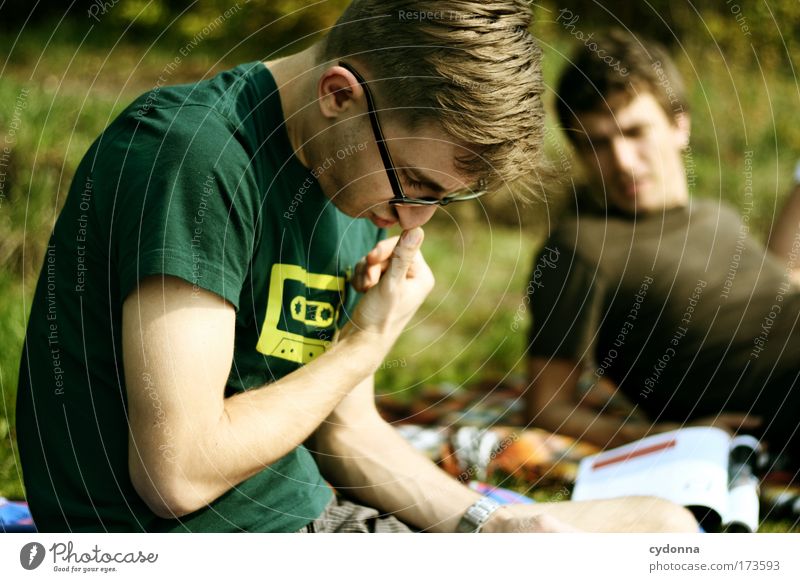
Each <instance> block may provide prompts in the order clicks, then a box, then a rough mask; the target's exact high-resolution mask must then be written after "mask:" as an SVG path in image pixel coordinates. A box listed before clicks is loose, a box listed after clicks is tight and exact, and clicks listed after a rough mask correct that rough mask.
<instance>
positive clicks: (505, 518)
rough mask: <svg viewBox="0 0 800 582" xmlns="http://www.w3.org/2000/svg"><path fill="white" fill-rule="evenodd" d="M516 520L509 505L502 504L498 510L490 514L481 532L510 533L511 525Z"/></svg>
mask: <svg viewBox="0 0 800 582" xmlns="http://www.w3.org/2000/svg"><path fill="white" fill-rule="evenodd" d="M513 520H514V514H513V513H512V512H511V510H510V509H509V508H508V507H507V506H505V505H504V506H501V507H500V508H499V509H497V511H495V512H494V513H492V515H490V516H489V519H487V520H486V523H484V524H483V527H482V528H481V533H508V532H510V531H511V528H510V527H509V526H510V524H511V522H512V521H513Z"/></svg>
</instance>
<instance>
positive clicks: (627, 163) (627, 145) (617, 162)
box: [611, 136, 637, 173]
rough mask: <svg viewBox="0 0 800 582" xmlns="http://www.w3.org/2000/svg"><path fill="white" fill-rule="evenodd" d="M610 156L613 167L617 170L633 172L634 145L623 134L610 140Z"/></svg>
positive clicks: (634, 164) (634, 163)
mask: <svg viewBox="0 0 800 582" xmlns="http://www.w3.org/2000/svg"><path fill="white" fill-rule="evenodd" d="M611 157H612V159H613V161H614V167H615V168H616V169H617V170H619V171H622V172H627V173H633V171H634V170H635V169H636V166H637V164H636V146H635V144H634V143H633V141H632V140H630V139H628V138H626V137H624V136H620V137H615V138H614V139H613V140H611Z"/></svg>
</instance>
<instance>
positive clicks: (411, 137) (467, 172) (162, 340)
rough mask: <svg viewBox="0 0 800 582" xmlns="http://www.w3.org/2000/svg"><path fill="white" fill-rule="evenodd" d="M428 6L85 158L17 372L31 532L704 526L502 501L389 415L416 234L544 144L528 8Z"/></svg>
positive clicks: (423, 269) (350, 28)
mask: <svg viewBox="0 0 800 582" xmlns="http://www.w3.org/2000/svg"><path fill="white" fill-rule="evenodd" d="M422 6H423V3H421V2H390V1H388V2H387V1H384V2H377V1H372V0H363V1H358V0H357V1H356V2H354V3H353V4H352V5H351V7H350V8H349V9H348V10H347V12H346V13H345V14H344V16H343V17H342V19H341V20H340V22H339V23H338V24H337V26H336V27H335V28H334V29H333V31H332V32H331V34H330V35H329V37H328V38H327V39H326V40H324V41H322V42H320V43H318V44H316V45H314V46H312V47H311V48H310V49H308V50H305V51H303V52H301V53H298V54H295V55H292V56H290V57H287V58H284V59H282V60H279V61H275V62H270V63H266V64H265V63H251V64H248V65H242V66H239V67H236V68H235V69H233V70H231V71H227V72H224V73H221V74H220V75H218V76H217V77H215V78H214V79H211V80H210V81H207V82H203V83H198V84H195V85H189V86H182V87H174V88H162V89H161V90H160V92H159V94H158V96H157V99H155V100H152V99H151V100H149V101H148V100H147V99H146V97H145V96H143V97H142V98H141V99H140V100H138V101H137V102H135V103H134V104H133V105H132V106H131V107H129V108H128V109H127V110H126V111H125V112H124V113H123V114H122V115H121V116H120V117H119V118H118V119H117V120H115V121H114V123H113V124H112V125H111V126H110V127H109V128H108V129H107V130H106V131H105V132H104V133H103V135H102V136H101V137H100V138H99V139H98V141H97V142H96V143H95V144H94V145H93V146H92V148H91V149H90V151H89V153H88V154H87V156H86V158H85V159H84V161H83V163H82V164H81V166H80V168H79V170H78V173H77V176H76V178H75V181H74V183H73V188H72V191H71V193H70V196H69V199H68V200H67V202H66V205H65V208H64V211H63V212H62V215H61V217H60V218H59V221H58V223H57V225H56V228H55V231H54V234H53V237H52V239H51V245H50V247H49V248H50V249H53V251H52V260H51V259H50V254H48V259H47V261H48V262H47V263H46V268H45V269H44V270H43V273H42V277H41V279H40V282H39V287H38V288H37V294H36V298H35V300H34V305H33V309H32V313H31V318H30V325H29V329H28V336H27V341H26V347H25V351H24V354H23V361H22V372H21V381H20V391H19V403H18V414H17V419H18V431H19V444H20V453H21V457H22V460H23V469H24V473H25V479H26V485H27V491H28V494H29V500H30V504H31V509H32V512H33V515H34V519H35V520H36V522H37V524H38V526H39V528H40V529H42V530H45V531H53V530H72V531H103V530H108V531H142V530H143V531H376V530H377V531H408V529H409V528H408V527H407V525H406V524H408V525H410V526H411V527H413V528H415V529H419V530H425V531H478V530H481V529H483V530H484V531H561V530H569V529H572V528H585V529H594V530H601V529H629V530H688V531H691V530H692V529H693V527H694V523H693V520H692V518H691V517H690V516H689V514H688V513H687V512H685V511H684V510H682V509H680V508H677V507H675V506H673V505H671V504H668V503H666V502H662V501H658V500H652V499H639V500H631V501H629V502H622V501H609V502H604V503H597V504H540V505H532V506H508V507H504V508H498V507H497V506H496V505H495V504H493V503H492V502H491V501H490V500H488V499H484V498H481V496H480V495H479V494H477V493H475V492H473V491H471V490H469V489H468V488H466V487H464V486H462V485H460V484H458V483H457V482H455V481H453V480H452V479H450V478H449V477H447V476H446V475H445V474H444V473H442V472H441V471H439V470H438V469H437V468H436V467H435V466H434V465H433V464H432V463H430V462H429V461H428V460H427V459H425V458H423V457H422V456H421V455H419V454H418V453H416V452H415V451H414V450H412V449H411V448H410V447H409V445H407V444H406V443H405V441H403V440H402V438H401V437H399V436H398V434H397V433H396V432H395V431H394V430H393V429H392V427H391V426H389V425H388V424H387V423H385V422H384V421H383V420H382V419H381V418H380V417H379V415H378V413H377V411H376V410H375V406H374V401H373V400H374V399H373V396H374V395H373V374H374V372H375V370H376V369H377V368H378V367H379V366H380V364H381V361H382V360H383V359H384V358H385V356H386V354H387V352H388V351H389V349H390V348H391V346H392V344H393V343H394V341H395V340H396V338H397V336H398V335H399V334H400V333H401V331H402V330H403V328H404V326H405V325H406V323H407V322H408V321H409V319H410V318H411V317H412V316H413V314H414V312H415V311H416V310H417V308H418V307H419V305H420V304H421V303H422V301H423V299H424V298H425V296H426V294H427V293H428V291H429V290H430V289H431V287H432V285H433V275H432V274H431V272H430V269H429V268H428V266H427V265H426V264H425V261H424V259H423V258H422V255H421V254H420V251H419V249H420V246H421V244H422V238H423V233H422V230H421V229H420V228H419V227H420V226H422V225H423V224H425V223H426V222H427V221H428V220H429V219H430V218H431V216H432V214H433V212H434V211H435V209H436V208H437V207H438V206H439V205H443V204H448V203H450V202H452V201H455V200H466V199H469V198H474V197H476V196H478V195H479V194H481V193H482V192H483V191H484V190H487V189H490V188H494V187H496V185H497V184H499V183H502V182H506V181H509V182H510V181H514V180H516V179H518V178H521V177H524V176H525V175H526V174H529V173H530V172H532V171H533V170H534V169H535V164H536V157H537V154H538V153H539V150H540V148H541V137H542V130H543V121H542V106H541V91H542V81H541V72H540V68H539V53H538V51H537V49H536V47H535V43H534V40H533V39H532V38H531V36H530V34H529V32H528V30H527V29H528V27H529V25H530V20H531V13H530V9H529V7H528V5H527V2H523V1H514V2H491V3H484V2H457V3H456V2H436V1H434V2H425V3H424V8H425V10H426V11H430V10H434V9H436V10H435V14H437V15H438V16H435V17H434V16H430V15H429V14H427V13H426V18H425V19H424V20H414V19H409V18H408V16H407V15H408V14H411V13H414V12H415V11H416V12H417V13H419V12H420V10H419V9H420V8H422ZM439 9H441V10H439ZM429 16H430V17H429ZM456 78H458V79H463V78H467V79H471V80H472V81H474V82H472V83H470V84H469V85H468V87H465V86H464V84H463V83H459V82H457V81H456V80H455V79H456ZM153 101H155V102H153ZM387 178H388V179H387ZM76 224H82V225H83V226H82V227H81V231H82V233H83V234H82V235H81V237H82V238H83V239H85V240H82V241H81V242H79V243H78V244H79V245H82V247H83V248H82V252H84V253H85V254H84V255H82V256H84V257H85V258H84V259H83V263H84V264H85V265H86V269H88V275H86V276H85V279H86V283H85V284H83V285H80V284H78V283H76V281H75V279H74V273H75V271H74V268H73V267H74V261H75V259H76V257H77V255H76V254H75V251H76V248H77V247H76V234H75V227H76ZM395 224H399V225H400V227H401V228H402V229H403V234H402V236H401V237H400V238H399V241H398V239H397V238H395V239H389V240H382V238H383V236H382V229H383V228H386V227H389V226H393V225H395ZM362 257H363V258H362ZM356 289H358V290H360V291H362V292H364V295H363V297H361V299H360V301H358V295H357V293H356V292H355V290H356ZM50 307H53V309H50ZM53 349H57V350H58V351H57V356H58V368H59V377H60V380H59V382H61V384H57V381H56V379H55V378H56V376H55V374H54V363H53V362H54V359H53V358H54V356H53V355H52V354H53V353H54V352H53V351H52V350H53ZM45 418H46V419H47V421H46V424H43V419H45ZM40 427H41V428H40ZM44 427H46V430H45V428H44ZM326 480H327V481H328V482H330V483H331V484H333V485H334V486H335V487H336V488H337V491H338V492H337V494H333V493H332V492H331V490H330V488H329V487H328V485H327V484H326ZM356 502H357V503H356ZM362 503H363V504H364V505H361V504H362ZM623 509H630V511H628V512H625V511H622V510H623ZM382 514H386V515H382ZM388 514H392V515H388Z"/></svg>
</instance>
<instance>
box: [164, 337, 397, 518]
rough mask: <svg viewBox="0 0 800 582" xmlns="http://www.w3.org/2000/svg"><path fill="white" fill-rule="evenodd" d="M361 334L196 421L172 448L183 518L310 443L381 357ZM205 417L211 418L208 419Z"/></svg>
mask: <svg viewBox="0 0 800 582" xmlns="http://www.w3.org/2000/svg"><path fill="white" fill-rule="evenodd" d="M383 353H384V352H383V348H382V346H381V344H380V342H377V341H374V338H365V337H362V336H361V335H359V334H354V335H351V336H349V337H348V338H347V339H345V340H342V341H341V342H340V343H337V344H334V346H332V347H331V349H329V350H328V351H327V352H326V353H325V354H322V355H321V356H319V357H318V358H317V359H315V360H314V361H312V362H310V363H309V364H307V365H305V366H303V367H302V368H300V369H299V370H297V371H295V372H293V373H292V374H289V375H288V376H285V377H283V378H281V379H280V380H278V381H277V382H274V383H272V384H268V385H265V386H262V387H261V388H258V389H254V390H249V391H246V392H243V393H240V394H237V395H235V396H233V397H230V398H226V399H225V400H224V401H223V405H222V410H221V413H220V414H219V416H218V418H217V420H216V422H210V421H209V422H205V423H198V425H197V426H196V427H195V429H194V430H193V431H192V432H191V433H190V434H184V435H183V436H184V438H183V441H182V443H180V444H177V445H176V446H175V449H176V455H175V458H176V460H177V461H178V462H179V466H177V467H173V468H172V475H173V478H174V480H173V481H172V483H171V487H175V488H178V489H180V494H179V496H180V503H179V504H178V507H179V508H181V513H188V512H190V511H192V510H194V509H197V508H200V507H203V506H205V505H206V504H208V503H209V502H211V501H213V500H214V499H216V498H217V497H219V496H220V495H222V494H223V493H225V492H226V491H228V490H229V489H230V488H231V487H233V486H235V485H237V484H238V483H241V482H242V481H244V480H246V479H248V478H249V477H251V476H253V475H255V474H256V473H258V472H260V471H261V470H263V469H264V468H266V467H268V466H269V465H271V464H272V463H274V462H275V461H277V460H279V459H280V458H282V457H283V456H285V455H286V454H288V453H289V452H291V451H292V450H293V449H294V448H296V447H297V446H298V445H300V444H301V443H302V442H303V441H305V440H306V439H307V438H308V437H309V436H310V435H311V434H312V433H313V432H314V430H315V429H316V428H317V427H318V426H319V425H320V424H321V423H322V422H323V421H324V420H325V418H326V417H327V416H328V415H329V414H330V413H331V411H332V410H333V409H334V408H335V407H336V405H337V404H338V403H339V402H340V401H341V400H342V398H343V397H345V396H346V395H347V394H348V393H349V392H350V391H351V390H352V389H353V388H354V387H355V386H357V385H358V384H359V383H360V382H362V381H363V380H364V378H366V377H368V376H371V375H372V374H373V373H374V370H375V369H376V367H377V366H378V365H379V362H380V360H381V359H382V357H383ZM206 420H208V419H206Z"/></svg>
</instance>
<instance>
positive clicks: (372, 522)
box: [297, 495, 411, 533]
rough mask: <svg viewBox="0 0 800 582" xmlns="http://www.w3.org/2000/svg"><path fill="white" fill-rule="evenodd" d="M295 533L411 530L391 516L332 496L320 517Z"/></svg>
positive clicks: (393, 531) (404, 531)
mask: <svg viewBox="0 0 800 582" xmlns="http://www.w3.org/2000/svg"><path fill="white" fill-rule="evenodd" d="M297 533H411V529H410V528H409V527H408V526H407V525H405V524H404V523H403V522H401V521H400V520H399V519H397V518H396V517H394V516H393V515H388V514H381V513H380V512H379V511H378V510H377V509H373V508H372V507H366V506H364V505H359V504H357V503H353V502H351V501H347V500H346V499H343V498H341V497H339V496H338V495H334V496H333V499H332V500H331V502H330V503H328V505H327V507H325V510H324V511H323V512H322V515H320V516H319V517H318V518H317V519H315V520H314V521H312V522H311V523H309V524H308V525H306V526H304V527H302V528H300V529H299V530H297Z"/></svg>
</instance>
